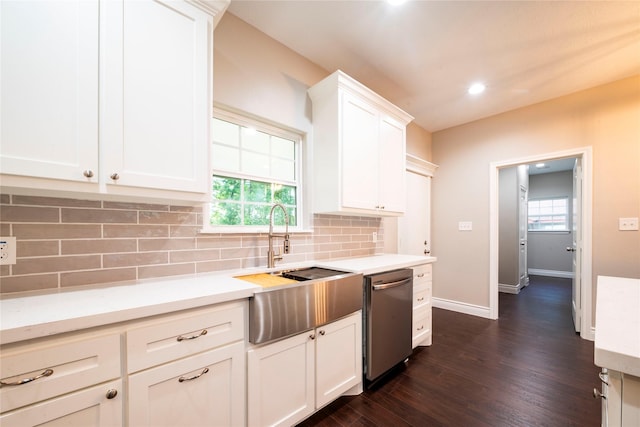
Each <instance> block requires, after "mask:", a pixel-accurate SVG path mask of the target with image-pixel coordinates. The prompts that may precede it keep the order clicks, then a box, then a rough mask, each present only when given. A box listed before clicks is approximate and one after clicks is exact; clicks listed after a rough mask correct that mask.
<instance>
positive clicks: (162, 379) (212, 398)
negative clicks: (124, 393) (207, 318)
mask: <svg viewBox="0 0 640 427" xmlns="http://www.w3.org/2000/svg"><path fill="white" fill-rule="evenodd" d="M243 359H244V344H243V343H241V342H239V343H236V344H233V345H229V346H225V347H222V348H220V349H216V350H212V351H208V352H206V353H201V354H198V355H196V356H192V357H188V358H186V359H181V360H179V361H176V362H172V363H167V364H165V365H162V366H159V367H156V368H152V369H148V370H146V371H143V372H140V373H137V374H134V375H131V376H130V377H129V425H131V426H157V427H160V426H167V427H170V426H171V427H173V426H204V425H210V426H240V425H242V424H243V417H242V413H243V410H244V405H243V403H244V402H243V399H241V398H238V396H237V394H236V393H234V392H233V390H234V389H237V388H239V387H238V385H239V384H241V383H242V381H243V380H244V372H243V371H244V363H243Z"/></svg>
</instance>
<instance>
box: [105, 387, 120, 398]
mask: <svg viewBox="0 0 640 427" xmlns="http://www.w3.org/2000/svg"><path fill="white" fill-rule="evenodd" d="M117 395H118V390H116V389H115V388H111V389H109V390H107V399H113V398H114V397H116V396H117Z"/></svg>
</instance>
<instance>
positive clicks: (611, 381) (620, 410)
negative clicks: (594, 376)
mask: <svg viewBox="0 0 640 427" xmlns="http://www.w3.org/2000/svg"><path fill="white" fill-rule="evenodd" d="M600 379H601V380H602V396H603V399H602V425H603V426H605V427H637V426H640V378H639V377H635V376H633V375H628V374H625V373H622V372H619V371H614V370H611V369H609V370H607V369H603V370H602V373H601V374H600ZM594 396H597V391H596V390H594Z"/></svg>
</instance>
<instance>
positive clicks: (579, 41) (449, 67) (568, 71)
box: [229, 0, 640, 132]
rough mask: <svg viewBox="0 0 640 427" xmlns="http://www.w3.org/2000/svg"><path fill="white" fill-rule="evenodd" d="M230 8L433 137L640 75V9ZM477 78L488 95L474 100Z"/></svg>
mask: <svg viewBox="0 0 640 427" xmlns="http://www.w3.org/2000/svg"><path fill="white" fill-rule="evenodd" d="M229 12H230V13H232V14H234V15H236V16H237V17H239V18H240V19H242V20H244V21H245V22H247V23H249V24H251V25H252V26H254V27H256V28H258V29H259V30H260V31H262V32H264V33H266V34H267V35H269V36H271V37H272V38H274V39H276V40H278V41H279V42H281V43H282V44H284V45H286V46H288V47H289V48H291V49H292V50H294V51H296V52H298V53H299V54H301V55H302V56H304V57H306V58H308V59H309V60H311V61H312V62H314V63H316V64H318V65H320V66H321V67H322V68H324V69H326V70H327V71H329V72H333V71H335V70H337V69H341V70H343V71H344V72H346V73H347V74H349V75H351V76H352V77H354V78H355V79H357V80H359V81H361V82H362V83H364V84H365V85H367V86H369V87H371V88H372V89H374V90H375V91H376V92H378V93H380V94H381V95H382V96H384V97H386V98H387V99H389V100H390V101H392V102H393V103H395V104H396V105H398V106H399V107H401V108H402V109H404V110H405V111H407V112H408V113H410V114H411V115H413V116H414V117H415V122H416V123H417V124H418V125H420V126H422V127H423V128H425V129H427V130H429V131H431V132H434V131H437V130H441V129H445V128H448V127H451V126H455V125H459V124H462V123H467V122H470V121H473V120H477V119H480V118H483V117H488V116H491V115H494V114H497V113H501V112H504V111H508V110H512V109H514V108H519V107H523V106H526V105H531V104H534V103H537V102H541V101H544V100H548V99H552V98H556V97H558V96H562V95H566V94H569V93H572V92H576V91H579V90H583V89H587V88H590V87H594V86H598V85H601V84H604V83H608V82H612V81H615V80H619V79H622V78H625V77H629V76H632V75H637V74H640V1H628V2H624V1H602V2H600V1H493V2H489V1H424V0H409V1H408V2H407V3H404V4H403V5H401V6H399V7H395V8H394V7H392V6H391V5H389V4H387V3H386V2H385V1H381V0H368V1H362V0H360V1H344V0H342V1H328V0H324V1H313V0H295V1H271V0H258V1H253V0H232V1H231V5H230V6H229ZM474 81H483V82H485V84H486V85H487V90H486V92H485V93H484V94H482V95H480V96H475V97H473V96H471V95H468V94H467V93H466V89H467V86H468V85H469V84H471V83H472V82H474Z"/></svg>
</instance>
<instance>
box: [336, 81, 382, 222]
mask: <svg viewBox="0 0 640 427" xmlns="http://www.w3.org/2000/svg"><path fill="white" fill-rule="evenodd" d="M341 107H342V113H341V117H340V118H341V120H342V136H341V137H342V165H341V168H340V170H341V171H342V206H344V207H348V208H356V209H367V210H374V209H376V206H377V205H378V175H379V171H378V152H379V151H378V112H377V111H376V110H375V109H374V108H373V107H372V106H371V105H369V104H367V103H365V102H363V101H361V100H360V99H358V98H356V97H355V96H352V95H350V94H348V93H344V94H343V95H342V103H341Z"/></svg>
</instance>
